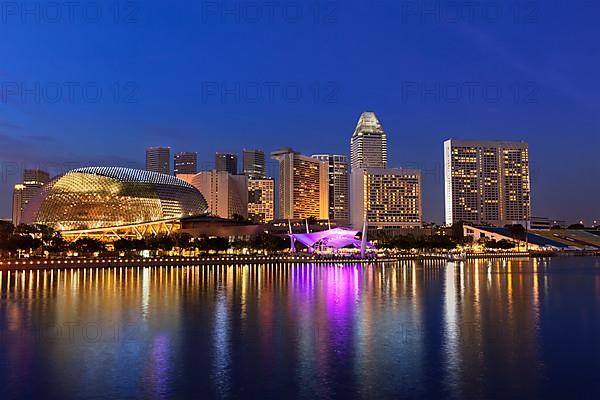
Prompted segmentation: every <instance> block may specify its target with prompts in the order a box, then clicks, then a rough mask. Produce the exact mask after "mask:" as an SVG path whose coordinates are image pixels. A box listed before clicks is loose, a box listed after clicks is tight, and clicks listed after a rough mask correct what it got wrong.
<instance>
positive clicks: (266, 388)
mask: <svg viewBox="0 0 600 400" xmlns="http://www.w3.org/2000/svg"><path fill="white" fill-rule="evenodd" d="M0 292H1V294H2V302H1V303H0V329H2V338H1V339H2V340H1V345H0V387H3V388H5V389H6V393H7V395H8V397H13V396H40V397H41V396H44V397H48V396H50V397H62V398H70V397H90V396H92V397H93V396H97V395H98V394H99V393H104V394H107V395H111V396H113V397H119V398H123V397H136V395H138V394H140V393H141V394H143V396H145V397H148V398H172V397H178V396H197V397H208V398H211V397H212V398H228V397H229V398H234V397H240V396H259V395H260V396H261V397H262V398H265V397H266V398H280V397H284V396H290V395H292V394H294V395H295V396H294V397H300V398H314V397H319V398H332V397H334V396H339V397H342V398H389V397H400V396H406V397H415V396H423V397H429V398H440V397H444V398H458V397H469V398H471V397H477V398H480V397H485V398H500V397H511V396H512V397H529V398H531V397H552V396H559V395H567V396H568V394H570V393H572V390H575V388H576V387H581V385H584V386H586V387H587V388H591V390H592V393H598V392H600V391H598V384H597V383H594V382H595V378H594V376H593V373H592V372H591V371H594V370H597V368H598V367H600V363H599V361H598V356H599V355H600V351H599V345H598V341H597V339H596V336H595V335H597V334H598V333H600V329H599V322H598V321H599V320H600V318H598V317H600V296H599V294H600V265H599V264H598V260H597V259H593V258H586V259H584V258H581V259H554V260H546V259H543V260H542V259H540V260H537V259H535V260H531V261H530V260H510V261H491V262H490V261H483V260H473V261H468V262H460V263H446V262H442V261H431V262H417V261H405V262H398V263H391V264H386V265H383V266H358V265H346V266H339V265H318V266H317V265H312V264H297V265H283V264H271V265H261V266H252V265H241V266H214V267H200V266H198V267H182V268H171V267H155V268H112V269H96V268H88V269H81V270H54V271H17V272H6V271H4V272H0ZM565 334H566V335H567V336H568V337H569V338H570V339H571V340H570V341H568V342H567V343H565V340H564V339H565V337H566V336H565ZM566 345H568V346H570V347H569V349H568V351H564V350H562V349H564V347H565V346H566ZM578 365H584V366H585V367H586V368H587V369H588V370H589V371H590V372H589V373H588V374H586V373H579V374H577V375H576V374H572V375H569V379H568V380H566V379H561V378H560V377H561V376H564V370H565V368H566V367H567V366H571V367H572V368H577V366H578ZM580 370H581V369H580ZM32 382H35V384H32ZM588 390H589V389H588ZM594 391H595V392H594Z"/></svg>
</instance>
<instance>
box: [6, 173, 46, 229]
mask: <svg viewBox="0 0 600 400" xmlns="http://www.w3.org/2000/svg"><path fill="white" fill-rule="evenodd" d="M49 181H50V174H49V173H48V172H46V171H42V170H40V169H26V170H24V171H23V183H18V184H16V185H15V187H14V190H13V210H12V221H13V224H14V225H19V224H20V223H21V218H22V216H23V210H25V207H27V204H29V202H30V201H31V199H33V197H34V196H35V195H36V194H37V193H38V192H39V191H40V189H41V187H42V186H44V185H45V184H46V183H48V182H49Z"/></svg>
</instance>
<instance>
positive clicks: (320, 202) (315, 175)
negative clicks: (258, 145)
mask: <svg viewBox="0 0 600 400" xmlns="http://www.w3.org/2000/svg"><path fill="white" fill-rule="evenodd" d="M271 156H272V157H273V159H275V160H277V161H279V217H280V218H282V219H304V218H310V217H314V218H319V219H327V218H328V216H329V165H328V164H327V163H326V162H324V161H320V160H317V159H314V158H312V157H307V156H304V155H301V154H300V153H298V152H295V151H294V150H292V149H282V150H278V151H275V152H273V153H271Z"/></svg>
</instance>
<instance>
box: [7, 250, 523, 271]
mask: <svg viewBox="0 0 600 400" xmlns="http://www.w3.org/2000/svg"><path fill="white" fill-rule="evenodd" d="M530 256H531V255H530V254H528V253H523V252H520V253H516V252H512V253H489V254H467V255H466V258H469V259H471V258H481V259H485V258H527V257H530ZM402 260H448V261H452V259H451V258H450V257H449V255H448V254H443V253H440V254H435V253H432V254H402V255H395V256H389V257H381V258H377V259H372V258H369V259H352V258H347V259H345V258H337V259H330V258H315V257H313V256H311V255H304V254H298V255H272V256H219V255H213V256H210V255H209V256H202V257H185V256H179V257H89V258H82V257H78V258H70V257H62V258H51V259H20V260H0V270H3V271H20V270H49V269H65V268H68V269H83V268H91V267H93V268H113V267H155V266H159V267H160V266H168V267H187V266H214V265H257V264H274V263H275V264H285V265H289V264H299V263H300V264H302V263H311V264H323V265H326V264H358V265H362V264H365V265H370V264H384V263H393V262H396V261H402Z"/></svg>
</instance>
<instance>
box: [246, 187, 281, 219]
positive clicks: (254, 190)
mask: <svg viewBox="0 0 600 400" xmlns="http://www.w3.org/2000/svg"><path fill="white" fill-rule="evenodd" d="M248 218H250V219H251V220H252V221H254V222H256V223H260V224H263V223H266V222H271V221H272V220H273V219H274V218H275V181H274V180H273V179H271V178H261V179H259V178H252V179H248Z"/></svg>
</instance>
